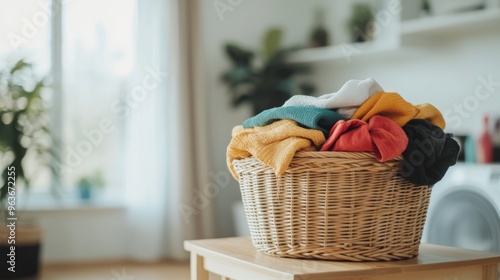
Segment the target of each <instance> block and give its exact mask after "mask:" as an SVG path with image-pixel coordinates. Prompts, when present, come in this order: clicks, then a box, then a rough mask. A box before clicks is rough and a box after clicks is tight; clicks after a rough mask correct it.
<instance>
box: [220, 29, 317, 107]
mask: <svg viewBox="0 0 500 280" xmlns="http://www.w3.org/2000/svg"><path fill="white" fill-rule="evenodd" d="M281 37H282V32H281V30H279V29H270V30H269V31H268V32H267V33H266V34H265V36H264V39H263V41H262V51H261V55H260V56H259V57H256V55H255V53H254V52H253V51H249V50H246V49H244V48H241V47H239V46H237V45H236V44H233V43H228V44H226V45H225V46H224V50H225V53H226V55H227V57H228V58H229V60H230V61H231V69H230V70H228V71H226V72H225V73H224V74H223V76H222V80H223V81H224V83H226V85H227V86H228V87H229V90H230V93H231V103H232V105H233V106H234V107H238V106H240V105H242V104H245V103H249V104H250V105H251V106H252V110H253V114H254V115H257V114H258V113H260V112H262V111H264V110H266V109H269V108H273V107H279V106H281V105H283V103H285V101H286V100H288V99H289V98H290V97H291V96H292V95H295V94H304V95H310V94H312V93H313V92H314V90H315V87H314V86H313V85H312V84H311V83H308V82H300V83H299V82H296V80H295V79H294V78H295V77H296V76H298V75H299V74H307V73H309V72H310V69H309V67H308V66H306V65H301V64H290V63H287V60H286V59H287V54H288V53H289V52H291V51H293V50H295V49H294V48H288V49H282V48H281V47H280V44H281Z"/></svg>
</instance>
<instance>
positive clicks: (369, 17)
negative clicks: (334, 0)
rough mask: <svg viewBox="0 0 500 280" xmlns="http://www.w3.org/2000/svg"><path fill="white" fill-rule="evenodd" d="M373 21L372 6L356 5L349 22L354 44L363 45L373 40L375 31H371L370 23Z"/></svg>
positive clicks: (366, 4)
mask: <svg viewBox="0 0 500 280" xmlns="http://www.w3.org/2000/svg"><path fill="white" fill-rule="evenodd" d="M373 20H374V15H373V11H372V8H371V6H370V4H368V3H355V4H354V5H353V7H352V12H351V17H350V18H349V20H348V22H347V29H348V31H349V33H351V37H352V41H353V42H355V43H361V42H365V41H371V40H373V36H372V35H373V30H371V29H370V22H373ZM372 27H373V26H372Z"/></svg>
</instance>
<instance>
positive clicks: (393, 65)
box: [201, 0, 500, 236]
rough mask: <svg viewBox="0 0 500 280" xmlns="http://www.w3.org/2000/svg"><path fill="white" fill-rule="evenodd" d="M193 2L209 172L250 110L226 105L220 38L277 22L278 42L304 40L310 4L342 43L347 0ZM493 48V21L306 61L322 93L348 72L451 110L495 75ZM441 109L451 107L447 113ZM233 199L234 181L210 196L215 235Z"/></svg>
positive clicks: (475, 117)
mask: <svg viewBox="0 0 500 280" xmlns="http://www.w3.org/2000/svg"><path fill="white" fill-rule="evenodd" d="M221 1H222V2H224V3H228V2H227V1H226V0H221ZM201 2H202V17H203V32H204V44H203V46H202V47H203V52H204V56H205V70H206V71H205V72H206V84H205V86H206V94H207V96H208V100H209V103H208V104H207V106H208V112H209V115H208V116H207V122H208V127H209V132H210V134H209V135H208V141H209V142H210V147H211V167H212V170H213V171H221V170H227V167H226V163H225V150H226V146H227V144H228V143H229V140H230V133H231V128H232V127H233V126H235V125H238V124H241V123H242V122H243V121H244V120H245V119H246V118H248V117H250V114H251V112H250V110H249V108H238V109H234V108H231V107H230V106H229V100H230V99H229V95H228V92H227V90H226V88H225V86H224V85H223V84H222V83H221V82H220V76H221V73H222V72H223V71H224V70H225V69H227V68H228V61H227V59H226V58H225V56H224V54H223V52H222V46H223V44H224V43H225V42H228V41H234V42H237V43H239V44H241V45H242V46H245V47H249V48H252V49H256V48H257V47H258V43H259V42H260V39H261V36H262V34H263V33H264V32H265V30H267V29H268V28H270V27H273V26H278V27H281V28H283V30H284V34H285V38H284V43H285V45H287V46H290V45H296V44H304V43H305V42H306V41H307V37H308V34H309V32H310V30H311V28H312V26H313V23H314V19H313V16H314V11H315V10H316V8H317V7H323V9H324V10H325V15H326V17H327V24H328V26H329V28H330V27H331V28H330V32H331V36H332V37H333V41H334V42H335V43H343V42H346V41H347V40H348V36H347V33H346V32H345V28H344V26H345V25H344V22H345V19H346V18H347V17H348V14H349V12H348V10H349V8H348V7H349V6H350V4H349V3H350V2H346V1H327V0H323V1H321V0H314V1H300V0H293V1H292V0H273V1H266V0H252V1H249V0H246V1H245V0H243V1H240V2H242V3H241V4H240V5H237V6H235V7H233V9H232V10H231V11H227V12H226V13H224V14H223V15H222V17H219V15H218V13H217V11H216V9H215V8H214V6H213V3H214V2H216V1H201ZM232 2H238V1H232ZM346 11H347V12H346ZM499 50H500V29H498V28H496V30H495V26H492V28H490V29H488V30H474V31H467V33H466V34H460V33H458V34H454V35H449V36H439V37H434V38H420V39H418V38H417V39H414V40H412V42H409V40H405V41H404V42H403V48H402V49H401V50H399V51H396V52H388V53H383V54H377V55H364V56H359V57H354V58H353V60H352V61H351V62H350V63H347V62H345V61H338V60H335V61H334V62H322V63H317V64H315V65H314V70H315V73H314V77H313V80H314V81H315V83H316V85H317V87H318V94H320V93H321V94H322V93H327V92H331V91H336V90H337V89H338V88H339V87H340V86H341V85H342V84H343V83H344V82H345V81H347V80H348V79H352V78H360V79H361V78H366V77H370V76H371V77H373V78H375V79H376V80H377V81H379V83H380V84H381V85H382V87H383V88H384V89H385V90H387V91H396V92H399V93H401V94H402V96H403V97H404V98H405V99H407V100H408V101H410V102H413V103H423V102H428V103H432V104H434V105H435V106H437V107H438V108H439V109H440V110H442V112H443V113H444V112H447V111H448V110H453V104H455V103H456V104H462V103H463V102H464V100H466V98H467V96H469V95H471V94H473V93H474V90H475V88H476V87H477V86H478V84H479V82H478V77H479V76H481V75H482V76H485V77H487V76H488V75H490V74H491V75H493V79H494V80H495V81H500V54H499ZM498 104H500V88H497V91H496V92H495V93H494V94H492V95H491V97H490V98H488V99H487V100H485V101H481V102H480V104H479V105H478V107H477V108H476V109H475V110H474V111H473V112H472V114H470V116H469V117H467V118H461V120H462V122H463V123H462V125H460V126H458V129H455V130H456V131H458V132H473V133H477V132H478V130H479V128H480V126H479V124H480V122H479V121H480V120H481V118H482V115H483V114H484V113H490V112H494V113H496V114H497V115H500V106H499V105H498ZM449 116H456V114H455V113H453V112H452V113H451V114H450V115H449ZM449 121H450V120H449ZM454 124H457V122H456V121H455V122H454ZM455 126H456V125H455ZM456 131H455V132H456ZM239 198H240V193H239V190H238V187H237V183H236V181H233V184H232V185H231V186H230V187H228V188H226V189H225V190H224V191H223V192H221V194H220V195H219V196H218V197H217V198H215V200H214V205H215V207H216V215H217V217H216V219H217V228H218V234H219V235H220V236H230V235H234V234H235V231H234V225H233V222H232V210H231V205H232V203H233V202H234V201H236V200H239Z"/></svg>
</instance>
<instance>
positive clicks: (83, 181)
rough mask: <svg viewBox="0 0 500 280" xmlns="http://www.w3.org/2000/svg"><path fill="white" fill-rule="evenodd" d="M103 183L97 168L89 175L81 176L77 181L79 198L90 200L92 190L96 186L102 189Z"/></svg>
mask: <svg viewBox="0 0 500 280" xmlns="http://www.w3.org/2000/svg"><path fill="white" fill-rule="evenodd" d="M104 185H105V182H104V178H103V175H102V172H101V170H97V171H95V172H93V173H92V174H90V175H87V176H83V177H81V178H80V180H79V181H78V191H79V196H80V199H82V200H90V199H91V198H92V196H93V191H94V190H95V189H97V188H99V189H102V188H103V187H104Z"/></svg>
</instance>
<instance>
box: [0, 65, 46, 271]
mask: <svg viewBox="0 0 500 280" xmlns="http://www.w3.org/2000/svg"><path fill="white" fill-rule="evenodd" d="M44 88H45V83H44V81H43V80H42V79H37V78H36V76H35V74H34V71H33V67H32V65H31V64H29V63H26V62H25V61H24V60H20V61H18V62H17V63H16V64H15V65H14V66H12V67H11V68H7V69H4V70H3V71H1V72H0V155H1V158H2V165H1V166H0V167H1V169H0V170H1V172H2V181H3V182H2V186H1V188H0V205H1V208H0V209H2V210H3V211H0V217H1V219H2V220H1V222H0V225H3V226H1V227H0V263H1V265H0V278H1V279H16V278H25V277H31V276H34V275H36V274H37V273H38V268H39V250H40V243H41V230H40V227H39V226H38V225H37V224H34V223H26V222H25V219H23V218H22V217H18V216H17V210H18V200H17V199H18V197H17V193H18V191H19V188H20V187H22V186H24V187H25V188H29V186H30V179H32V178H31V175H32V174H34V172H32V171H34V170H27V169H26V162H25V160H26V158H27V157H31V160H37V163H38V164H37V167H36V168H37V169H39V168H41V166H43V165H44V166H47V167H49V168H51V167H50V162H51V158H52V157H53V155H54V153H53V152H51V149H50V144H51V136H50V132H49V128H48V121H47V117H48V116H47V114H46V105H45V101H44V100H43V98H42V97H41V93H42V90H43V89H44ZM31 163H33V162H31ZM52 170H53V169H52ZM5 222H6V223H7V225H4V223H5ZM12 236H14V238H12Z"/></svg>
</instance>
